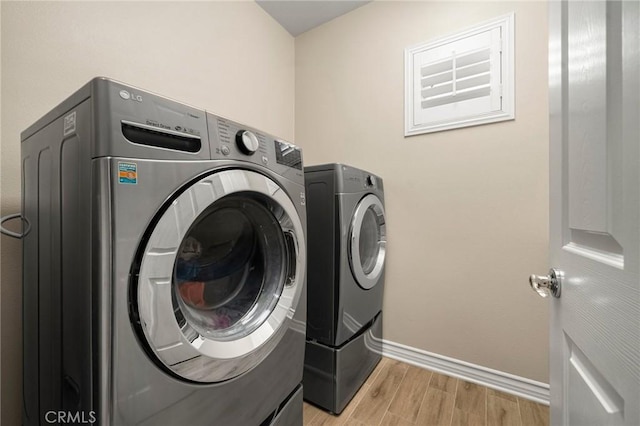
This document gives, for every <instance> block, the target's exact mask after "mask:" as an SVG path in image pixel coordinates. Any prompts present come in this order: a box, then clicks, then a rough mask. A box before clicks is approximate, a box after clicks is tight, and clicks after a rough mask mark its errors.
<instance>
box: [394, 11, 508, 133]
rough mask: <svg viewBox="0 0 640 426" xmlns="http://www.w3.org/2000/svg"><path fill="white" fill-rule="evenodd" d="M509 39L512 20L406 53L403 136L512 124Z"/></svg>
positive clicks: (425, 45)
mask: <svg viewBox="0 0 640 426" xmlns="http://www.w3.org/2000/svg"><path fill="white" fill-rule="evenodd" d="M512 36H513V14H511V15H508V16H506V17H503V18H500V19H497V20H493V21H491V22H487V23H484V24H482V25H479V26H476V27H474V28H472V29H469V30H467V31H464V32H462V33H459V34H455V35H453V36H449V37H446V38H443V39H439V40H436V41H432V42H428V43H422V44H420V45H417V46H413V47H411V48H408V49H406V51H405V60H406V63H405V73H406V82H405V85H406V94H405V98H406V99H405V103H406V108H405V121H406V126H405V135H407V136H409V135H413V134H420V133H429V132H435V131H441V130H449V129H453V128H457V127H466V126H472V125H478V124H486V123H490V122H495V121H502V120H509V119H513V118H514V111H513V98H512V96H513V42H512V40H513V39H512ZM509 50H510V51H509ZM505 86H508V87H507V90H505ZM508 96H511V98H510V99H507V97H508Z"/></svg>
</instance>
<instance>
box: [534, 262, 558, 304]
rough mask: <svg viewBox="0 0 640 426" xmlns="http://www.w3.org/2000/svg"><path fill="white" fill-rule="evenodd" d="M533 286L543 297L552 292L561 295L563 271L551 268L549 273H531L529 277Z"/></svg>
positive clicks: (554, 295)
mask: <svg viewBox="0 0 640 426" xmlns="http://www.w3.org/2000/svg"><path fill="white" fill-rule="evenodd" d="M529 284H530V285H531V288H532V289H533V290H534V291H535V292H536V293H538V294H539V295H540V296H542V297H547V296H549V295H550V294H551V295H552V296H553V297H560V288H561V287H562V272H560V271H558V270H556V269H553V268H551V269H549V275H531V276H530V277H529Z"/></svg>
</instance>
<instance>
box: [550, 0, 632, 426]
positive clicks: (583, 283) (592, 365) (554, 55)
mask: <svg viewBox="0 0 640 426" xmlns="http://www.w3.org/2000/svg"><path fill="white" fill-rule="evenodd" d="M549 8H550V12H551V14H550V45H549V49H550V51H549V53H550V55H549V69H550V71H549V79H550V115H551V116H550V120H551V121H550V131H551V146H550V155H551V161H550V179H551V198H550V204H551V210H550V214H551V218H550V220H551V222H550V251H551V259H550V261H551V266H552V267H554V268H555V269H557V270H559V271H561V272H562V273H563V275H564V277H563V278H562V282H561V293H560V297H559V298H555V297H551V298H550V299H551V324H550V327H551V373H550V381H551V422H552V424H554V425H561V424H562V425H580V426H583V425H633V426H637V425H640V278H639V270H640V249H639V248H640V215H639V210H640V180H639V173H638V169H639V167H640V149H639V146H640V140H639V138H640V131H639V129H640V124H639V123H640V108H639V106H638V104H639V102H640V84H639V80H640V73H639V57H640V44H639V39H640V12H639V10H640V2H638V1H635V0H633V1H622V2H604V1H595V2H594V1H587V2H582V1H581V2H578V1H568V2H567V1H562V2H550V3H549Z"/></svg>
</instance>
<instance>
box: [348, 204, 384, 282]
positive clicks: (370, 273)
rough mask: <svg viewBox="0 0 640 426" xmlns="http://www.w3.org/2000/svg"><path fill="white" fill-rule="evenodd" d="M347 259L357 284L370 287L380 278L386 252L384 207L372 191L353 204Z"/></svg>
mask: <svg viewBox="0 0 640 426" xmlns="http://www.w3.org/2000/svg"><path fill="white" fill-rule="evenodd" d="M350 234H351V237H350V239H349V241H350V242H349V254H350V255H349V261H350V264H351V271H352V272H353V274H354V276H355V278H356V281H357V282H358V285H359V286H360V287H362V288H364V289H370V288H372V287H373V286H374V285H376V284H377V283H378V282H379V278H380V275H381V274H382V269H383V266H384V259H385V253H386V245H387V240H386V226H385V219H384V207H383V206H382V202H380V199H379V198H378V197H376V196H375V195H373V194H369V195H367V196H365V197H364V198H363V199H362V201H360V203H359V204H358V207H356V210H355V213H354V214H353V220H352V222H351V232H350Z"/></svg>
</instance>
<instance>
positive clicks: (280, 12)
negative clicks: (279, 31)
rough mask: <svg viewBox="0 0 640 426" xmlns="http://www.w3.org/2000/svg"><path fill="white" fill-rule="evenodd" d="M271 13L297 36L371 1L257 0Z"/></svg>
mask: <svg viewBox="0 0 640 426" xmlns="http://www.w3.org/2000/svg"><path fill="white" fill-rule="evenodd" d="M256 3H258V4H259V5H260V7H262V8H263V9H264V10H265V11H266V12H267V13H268V14H269V15H271V16H272V17H273V18H274V19H275V20H276V21H278V22H279V23H280V25H282V26H283V27H284V28H285V29H286V30H287V31H289V33H290V34H291V35H292V36H294V37H296V36H298V35H300V34H302V33H304V32H306V31H309V30H310V29H312V28H315V27H317V26H319V25H322V24H324V23H325V22H328V21H330V20H332V19H334V18H337V17H338V16H341V15H344V14H345V13H348V12H351V11H352V10H354V9H356V8H358V7H360V6H363V5H365V4H367V3H369V1H351V0H324V1H320V0H312V1H309V0H288V1H281V0H256Z"/></svg>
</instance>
